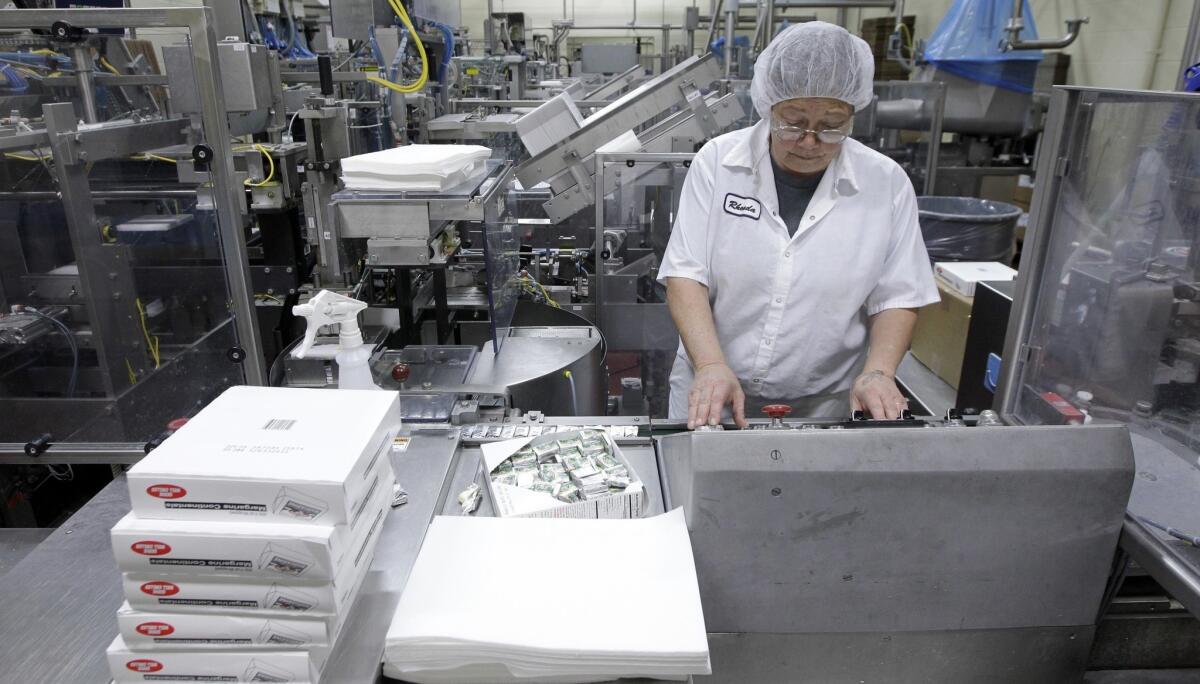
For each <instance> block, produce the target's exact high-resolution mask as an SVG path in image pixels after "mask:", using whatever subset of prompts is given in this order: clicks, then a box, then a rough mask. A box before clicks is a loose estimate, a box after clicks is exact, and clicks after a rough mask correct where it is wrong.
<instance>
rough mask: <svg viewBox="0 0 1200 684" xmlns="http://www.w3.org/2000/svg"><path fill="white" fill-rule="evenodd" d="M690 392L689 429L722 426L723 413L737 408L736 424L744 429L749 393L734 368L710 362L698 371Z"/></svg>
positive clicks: (734, 411)
mask: <svg viewBox="0 0 1200 684" xmlns="http://www.w3.org/2000/svg"><path fill="white" fill-rule="evenodd" d="M694 372H695V376H694V377H693V378H692V388H691V390H689V391H688V429H689V430H694V429H695V428H697V427H699V426H701V425H705V424H708V425H719V424H720V422H721V410H722V409H724V408H725V405H726V404H732V405H733V421H734V422H735V423H737V426H738V427H740V428H745V427H749V423H747V422H746V394H745V392H743V391H742V384H741V383H740V382H738V379H737V376H736V375H734V373H733V369H731V368H730V367H729V366H727V365H725V364H724V363H708V364H705V365H702V366H700V367H699V368H697V369H695V371H694Z"/></svg>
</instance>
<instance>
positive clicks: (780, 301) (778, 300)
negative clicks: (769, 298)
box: [775, 297, 783, 304]
mask: <svg viewBox="0 0 1200 684" xmlns="http://www.w3.org/2000/svg"><path fill="white" fill-rule="evenodd" d="M775 303H776V304H782V303H783V297H776V298H775Z"/></svg>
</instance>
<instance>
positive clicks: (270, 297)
mask: <svg viewBox="0 0 1200 684" xmlns="http://www.w3.org/2000/svg"><path fill="white" fill-rule="evenodd" d="M254 297H255V298H256V299H270V300H271V301H273V302H278V303H280V304H282V303H283V300H282V299H280V298H279V297H276V296H275V295H269V294H265V293H261V292H260V293H259V294H256V295H254Z"/></svg>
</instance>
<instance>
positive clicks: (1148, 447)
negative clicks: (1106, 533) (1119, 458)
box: [1121, 432, 1200, 617]
mask: <svg viewBox="0 0 1200 684" xmlns="http://www.w3.org/2000/svg"><path fill="white" fill-rule="evenodd" d="M1130 436H1131V437H1132V439H1133V453H1134V456H1135V458H1136V459H1137V475H1136V477H1134V480H1133V493H1132V494H1131V495H1130V497H1129V513H1130V516H1129V518H1128V519H1127V520H1126V528H1127V530H1126V534H1124V535H1123V536H1122V537H1121V545H1122V547H1123V548H1125V550H1126V551H1128V552H1129V554H1130V555H1131V556H1132V557H1133V559H1134V560H1136V561H1137V562H1138V564H1139V565H1141V566H1142V567H1143V568H1144V569H1145V570H1146V571H1147V572H1149V573H1150V574H1151V575H1152V576H1153V577H1154V578H1155V579H1156V580H1157V581H1158V582H1160V583H1161V584H1162V585H1163V586H1164V587H1166V588H1167V590H1168V591H1170V592H1171V595H1172V596H1174V597H1175V598H1176V599H1178V600H1179V602H1180V603H1182V604H1183V605H1184V606H1186V607H1187V609H1188V610H1189V611H1191V613H1192V615H1195V616H1197V617H1200V549H1197V548H1196V547H1194V546H1192V545H1190V544H1188V543H1187V542H1184V541H1181V540H1178V539H1175V538H1174V537H1171V536H1170V535H1168V534H1166V533H1164V532H1163V531H1161V530H1158V529H1155V528H1154V527H1152V526H1150V525H1149V524H1147V523H1145V522H1143V521H1141V520H1139V519H1138V516H1143V517H1145V518H1149V519H1150V520H1153V521H1154V522H1156V523H1159V524H1161V525H1166V526H1169V527H1173V528H1176V529H1179V530H1183V531H1185V532H1188V533H1191V534H1200V532H1198V530H1200V500H1198V499H1197V497H1196V492H1197V491H1200V469H1198V468H1197V467H1196V465H1195V461H1193V459H1194V458H1195V452H1194V451H1192V450H1191V449H1187V448H1185V447H1184V446H1183V445H1179V444H1176V445H1175V447H1174V448H1173V449H1172V448H1170V447H1169V446H1168V444H1170V442H1169V441H1168V440H1163V441H1156V440H1154V439H1150V438H1149V437H1146V436H1143V435H1142V434H1138V433H1137V432H1135V433H1133V434H1131V435H1130Z"/></svg>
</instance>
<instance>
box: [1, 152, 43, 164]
mask: <svg viewBox="0 0 1200 684" xmlns="http://www.w3.org/2000/svg"><path fill="white" fill-rule="evenodd" d="M4 156H5V157H7V158H9V159H20V160H21V161H27V162H39V161H42V159H41V158H39V157H30V156H28V155H24V154H13V153H12V152H5V153H4Z"/></svg>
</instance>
